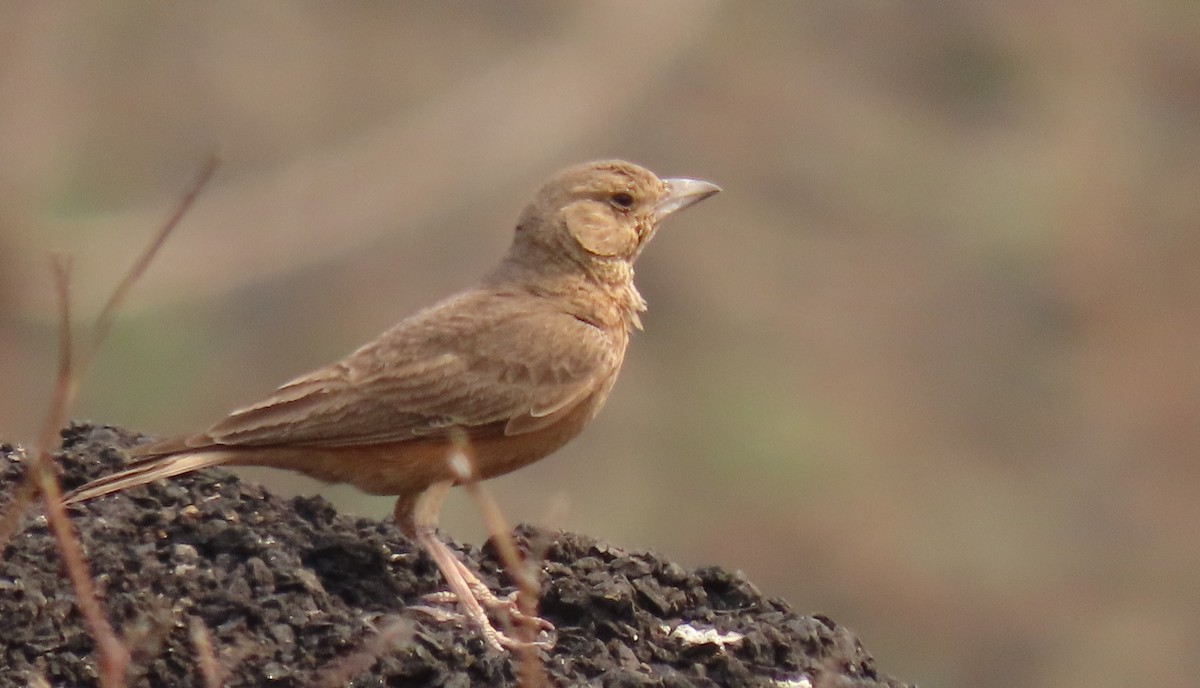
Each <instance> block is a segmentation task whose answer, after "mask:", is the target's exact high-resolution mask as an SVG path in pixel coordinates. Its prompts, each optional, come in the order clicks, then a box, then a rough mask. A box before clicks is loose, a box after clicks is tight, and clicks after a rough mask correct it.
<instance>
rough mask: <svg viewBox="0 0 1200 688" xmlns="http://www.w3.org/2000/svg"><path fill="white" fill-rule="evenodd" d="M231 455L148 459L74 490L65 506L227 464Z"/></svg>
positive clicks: (206, 453)
mask: <svg viewBox="0 0 1200 688" xmlns="http://www.w3.org/2000/svg"><path fill="white" fill-rule="evenodd" d="M231 458H232V457H231V455H230V452H228V451H224V450H219V449H218V450H213V449H200V450H196V451H190V452H183V453H179V454H167V455H165V456H164V455H158V456H147V457H145V458H142V459H138V460H136V461H134V462H133V463H131V464H129V465H128V466H127V467H125V468H124V469H122V470H120V471H117V472H116V473H113V474H112V475H106V476H104V477H103V478H100V479H98V480H93V481H92V482H90V483H87V484H86V485H83V486H81V487H79V488H76V489H74V490H71V491H70V492H68V493H66V494H65V495H63V503H65V504H77V503H79V502H83V501H86V500H89V499H93V498H95V497H102V496H104V495H106V494H111V493H113V492H120V491H121V490H124V489H127V488H130V487H137V486H138V485H145V484H146V483H151V482H154V481H155V480H161V479H163V478H173V477H175V476H177V475H183V474H184V473H190V472H192V471H196V470H200V469H201V468H210V467H212V466H220V465H221V464H224V463H228V462H229V461H230V459H231Z"/></svg>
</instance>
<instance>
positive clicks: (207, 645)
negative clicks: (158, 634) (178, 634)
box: [188, 616, 225, 688]
mask: <svg viewBox="0 0 1200 688" xmlns="http://www.w3.org/2000/svg"><path fill="white" fill-rule="evenodd" d="M188 632H189V634H190V635H191V638H192V647H194V648H196V665H197V666H199V667H200V675H201V676H202V677H204V685H205V688H221V686H222V685H223V684H224V682H225V678H224V673H225V672H223V671H222V670H221V665H220V663H219V662H217V655H216V653H215V652H213V644H212V634H210V633H209V632H208V626H205V625H204V622H203V621H202V620H200V617H197V616H193V617H192V620H191V623H190V624H189V626H188Z"/></svg>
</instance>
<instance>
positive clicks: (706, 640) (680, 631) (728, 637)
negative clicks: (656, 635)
mask: <svg viewBox="0 0 1200 688" xmlns="http://www.w3.org/2000/svg"><path fill="white" fill-rule="evenodd" d="M661 628H662V630H663V631H664V632H666V633H667V635H669V636H670V637H672V638H675V639H677V640H681V641H683V642H685V643H687V644H688V645H703V644H710V645H717V646H719V647H721V648H724V647H725V646H726V645H736V644H738V643H740V642H742V639H743V638H745V637H746V636H744V635H742V634H741V633H738V632H736V631H729V632H728V633H721V632H719V631H718V630H717V629H715V628H705V629H699V628H696V627H695V626H692V625H691V624H679V625H678V626H676V627H675V628H673V629H672V628H671V627H670V626H662V627H661Z"/></svg>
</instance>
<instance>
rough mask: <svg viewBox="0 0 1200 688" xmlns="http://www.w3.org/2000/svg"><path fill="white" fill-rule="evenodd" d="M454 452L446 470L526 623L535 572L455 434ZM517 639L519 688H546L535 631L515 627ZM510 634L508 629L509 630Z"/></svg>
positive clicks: (533, 611) (536, 590)
mask: <svg viewBox="0 0 1200 688" xmlns="http://www.w3.org/2000/svg"><path fill="white" fill-rule="evenodd" d="M452 439H453V441H454V450H453V451H452V452H451V454H450V458H449V463H450V469H451V470H452V471H454V472H455V473H456V474H457V475H458V478H459V480H460V481H461V483H462V486H463V487H464V488H465V489H466V490H467V493H468V494H470V495H471V499H472V500H474V502H475V505H476V507H477V508H478V509H479V513H480V515H481V516H482V518H483V522H484V525H486V526H487V529H488V533H489V534H490V535H491V536H492V541H493V542H494V543H496V547H497V550H498V551H499V554H500V561H501V562H502V563H503V564H504V570H505V571H507V572H508V575H509V577H511V578H512V579H513V580H514V581H515V582H516V584H517V608H518V609H520V611H521V613H522V614H524V615H525V618H527V619H533V618H536V617H537V613H538V612H537V602H538V597H539V596H540V594H541V585H540V584H539V581H538V577H537V571H536V569H535V568H534V567H532V566H529V565H528V563H527V562H526V561H525V560H524V558H523V557H522V556H521V553H520V552H518V551H517V543H516V542H515V541H514V540H513V536H512V529H511V528H510V527H509V525H508V521H507V520H506V519H505V518H504V513H503V512H502V511H501V510H500V505H499V504H497V503H496V500H495V499H493V498H492V495H491V494H490V493H489V492H488V491H487V490H485V489H484V488H483V486H482V485H480V484H479V480H477V474H476V472H475V460H474V455H473V453H472V451H471V442H470V440H469V439H468V438H467V437H466V436H465V435H464V434H462V433H456V434H455V435H454V437H453V438H452ZM516 626H517V628H516V631H517V637H518V639H520V640H521V641H523V643H524V644H523V645H522V646H519V647H517V648H516V649H515V650H514V652H515V653H516V655H517V660H518V661H517V666H516V673H517V683H518V685H520V686H521V688H542V686H547V685H549V681H548V679H547V677H546V667H545V666H544V665H543V664H542V660H541V658H540V657H539V656H538V653H537V649H536V646H535V645H534V644H533V643H534V641H536V640H537V634H538V629H537V628H536V627H535V626H533V625H527V624H522V623H518V624H516ZM509 630H512V629H509Z"/></svg>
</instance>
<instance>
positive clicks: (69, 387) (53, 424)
mask: <svg viewBox="0 0 1200 688" xmlns="http://www.w3.org/2000/svg"><path fill="white" fill-rule="evenodd" d="M218 164H219V160H218V158H217V156H216V155H214V156H212V157H211V158H210V159H209V160H208V161H207V162H206V163H205V165H204V167H203V168H202V169H201V172H200V174H199V175H198V176H197V178H196V180H195V181H194V182H193V184H192V185H191V186H190V187H189V189H188V191H187V192H186V193H185V195H184V197H183V199H182V200H181V202H180V203H179V205H178V206H177V208H176V210H175V212H174V213H173V214H172V215H171V217H170V218H168V220H167V222H166V223H165V224H164V225H163V227H162V229H161V230H160V231H159V233H158V235H157V236H156V237H155V239H154V240H153V241H152V242H151V244H150V245H149V246H148V247H147V249H146V250H145V251H144V252H143V253H142V255H141V256H139V258H138V260H137V261H136V262H135V263H134V265H133V266H132V267H131V268H130V270H129V272H128V274H126V275H125V278H124V279H123V280H122V281H121V283H120V284H119V285H118V286H117V288H116V289H115V290H114V291H113V294H112V296H111V297H110V298H109V300H108V303H107V304H106V305H105V307H104V310H103V312H102V313H101V315H100V317H99V319H98V321H97V324H96V329H95V333H94V335H93V338H92V343H91V346H90V347H89V348H88V349H87V351H86V352H85V355H84V357H83V360H82V362H81V364H80V365H79V367H75V366H74V365H73V360H72V359H73V347H72V330H71V309H70V267H71V261H70V258H69V257H68V256H62V255H56V256H54V259H53V269H54V284H55V292H56V295H57V303H58V326H59V347H58V372H57V375H56V377H55V384H54V394H53V398H52V400H51V403H50V408H49V409H48V410H47V412H46V418H45V422H44V423H43V425H42V429H41V433H40V435H39V438H38V448H37V451H36V452H35V455H34V462H33V465H32V466H31V468H30V470H29V473H28V478H27V480H26V483H25V484H24V485H23V486H22V488H21V489H20V490H18V491H17V493H16V494H15V495H14V498H13V499H12V500H11V501H10V502H9V504H8V507H7V509H6V511H5V514H4V516H3V518H0V545H3V544H4V543H6V542H7V541H8V539H9V538H10V537H11V536H12V534H13V533H14V532H15V531H16V524H17V522H18V521H19V519H20V516H21V514H23V513H24V512H25V509H26V508H28V506H29V504H30V503H31V502H32V501H33V498H34V496H35V495H36V494H37V493H41V494H42V496H43V501H44V504H45V507H44V508H45V513H46V521H47V523H48V525H49V528H50V531H51V533H52V534H53V536H54V539H55V542H56V543H57V544H58V548H59V551H60V552H61V553H62V558H63V566H64V568H65V569H66V571H67V577H68V578H69V579H70V581H71V586H72V588H73V589H74V590H75V596H76V605H77V606H78V607H79V611H80V613H81V614H82V616H83V619H84V623H85V624H86V625H87V627H88V630H89V632H90V633H91V635H92V639H93V640H94V641H95V643H96V650H97V654H98V658H99V665H100V666H99V679H100V684H101V685H102V686H106V687H109V686H111V687H113V688H117V687H118V686H122V685H124V683H125V673H126V670H127V668H128V666H129V661H130V654H129V650H128V648H127V647H126V646H125V645H124V644H123V643H122V642H121V640H120V639H119V638H118V637H117V635H116V633H115V632H114V631H113V628H112V625H111V624H110V623H109V621H108V616H107V614H106V613H105V610H104V607H103V605H102V604H101V603H100V598H99V596H98V595H97V593H96V589H95V586H94V585H93V583H92V577H91V572H90V570H89V568H88V565H87V560H86V558H85V557H84V554H83V547H82V546H81V545H80V543H79V539H78V538H77V537H76V535H75V531H74V528H73V527H72V526H71V522H70V519H69V518H68V517H67V513H66V508H65V506H64V505H63V502H62V489H61V488H60V486H59V484H58V476H57V474H56V472H55V466H54V457H53V448H57V447H59V446H60V442H59V429H60V428H62V427H63V425H64V423H65V421H66V417H67V412H68V411H69V409H70V408H71V405H72V403H73V402H74V400H75V395H76V391H77V390H78V388H79V381H80V378H81V376H82V373H83V371H84V370H85V369H86V367H87V366H88V365H89V364H90V362H91V360H92V359H93V358H94V356H95V353H96V352H97V351H98V350H99V348H100V345H101V343H102V342H103V340H104V337H105V335H106V334H107V333H108V331H109V329H111V327H112V322H113V319H114V317H115V314H116V311H117V308H118V307H119V306H120V304H121V302H122V301H123V300H124V298H125V295H126V294H127V293H128V291H129V289H130V288H131V287H132V286H133V284H134V283H135V282H136V281H137V280H138V278H139V277H141V276H142V274H143V273H144V272H145V271H146V268H147V267H148V266H149V264H150V261H151V260H152V259H153V258H154V256H155V255H156V254H157V252H158V250H159V248H161V247H162V245H163V243H164V242H165V241H166V239H167V237H168V236H169V235H170V233H171V231H172V230H174V228H175V227H176V226H178V224H179V221H180V219H182V217H183V215H184V214H185V213H186V212H187V210H188V208H190V207H191V205H192V203H193V202H194V201H195V199H196V196H197V195H198V194H199V193H200V190H201V189H202V188H203V187H204V185H205V184H206V183H207V182H208V180H209V179H210V178H211V177H212V175H213V172H214V171H215V170H216V168H217V166H218Z"/></svg>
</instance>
